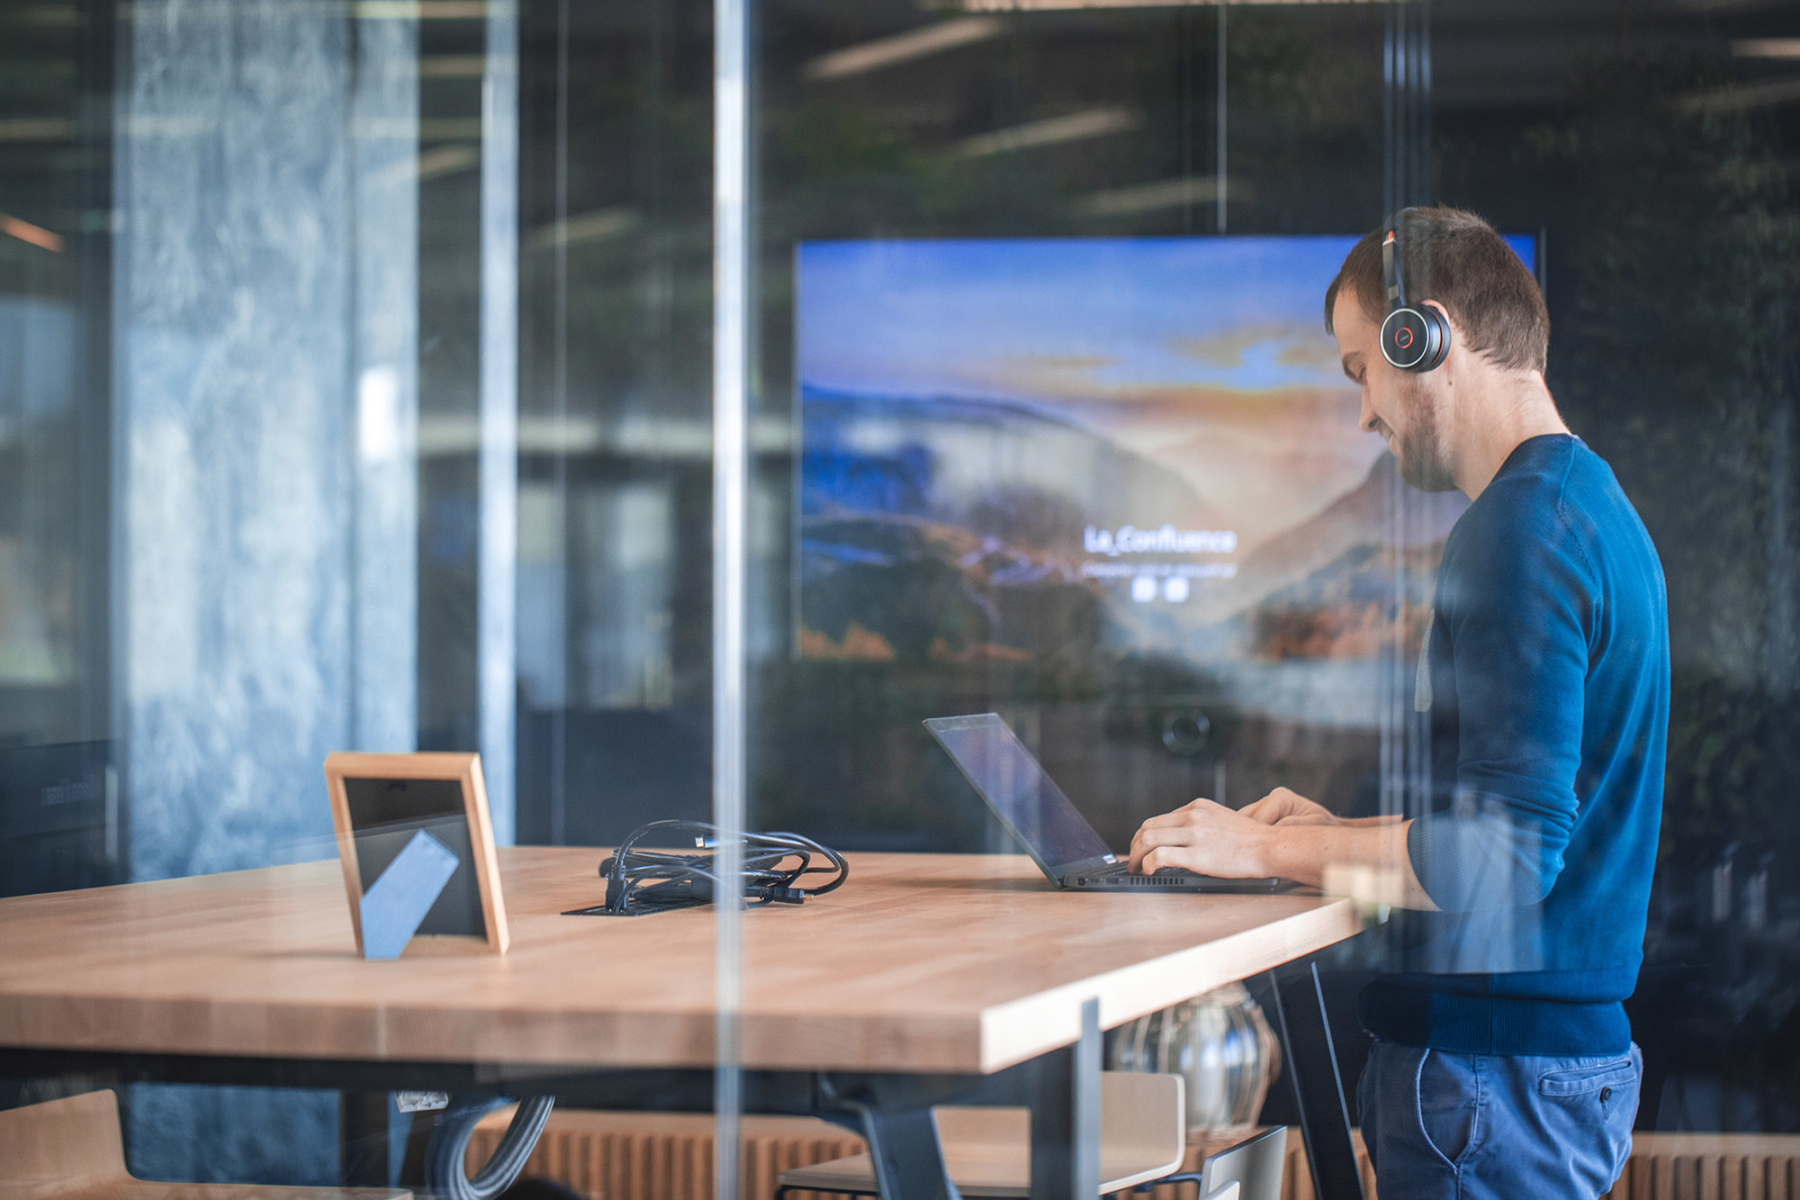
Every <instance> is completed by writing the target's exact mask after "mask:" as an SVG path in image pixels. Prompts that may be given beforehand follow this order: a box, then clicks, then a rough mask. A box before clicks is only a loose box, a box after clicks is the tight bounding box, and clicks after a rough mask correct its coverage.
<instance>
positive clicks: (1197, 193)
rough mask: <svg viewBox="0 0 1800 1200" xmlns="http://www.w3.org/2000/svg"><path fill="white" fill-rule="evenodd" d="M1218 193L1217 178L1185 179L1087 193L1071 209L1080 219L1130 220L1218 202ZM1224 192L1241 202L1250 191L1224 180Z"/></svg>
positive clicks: (1244, 186) (1247, 188) (1246, 197)
mask: <svg viewBox="0 0 1800 1200" xmlns="http://www.w3.org/2000/svg"><path fill="white" fill-rule="evenodd" d="M1219 191H1220V188H1219V177H1218V176H1217V175H1188V176H1185V177H1184V178H1181V179H1164V180H1162V181H1160V182H1157V183H1140V184H1136V185H1134V186H1132V187H1122V188H1109V189H1107V190H1106V191H1103V192H1089V193H1088V194H1087V195H1085V196H1081V197H1078V198H1077V199H1076V200H1075V202H1074V209H1075V212H1076V213H1077V214H1079V215H1081V216H1084V217H1134V216H1136V215H1138V214H1139V213H1147V212H1159V211H1161V210H1163V209H1165V208H1185V207H1187V206H1188V205H1190V204H1210V203H1214V202H1216V201H1217V200H1218V199H1219ZM1224 192H1225V198H1226V199H1227V200H1244V199H1248V198H1249V195H1250V188H1249V186H1248V185H1247V184H1245V183H1243V182H1241V181H1238V180H1226V182H1225V188H1224Z"/></svg>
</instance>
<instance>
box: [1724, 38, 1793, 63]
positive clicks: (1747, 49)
mask: <svg viewBox="0 0 1800 1200" xmlns="http://www.w3.org/2000/svg"><path fill="white" fill-rule="evenodd" d="M1731 52H1732V53H1733V54H1735V55H1737V56H1738V57H1739V58H1800V38H1740V39H1739V40H1737V41H1735V42H1733V43H1731Z"/></svg>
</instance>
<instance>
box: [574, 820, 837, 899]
mask: <svg viewBox="0 0 1800 1200" xmlns="http://www.w3.org/2000/svg"><path fill="white" fill-rule="evenodd" d="M669 834H685V835H686V836H688V837H691V838H692V839H693V842H694V848H695V852H694V853H677V852H672V851H666V850H640V849H638V848H637V846H638V843H639V842H641V841H643V840H644V839H646V838H648V837H653V836H661V835H669ZM741 836H742V839H743V848H744V857H743V873H742V874H741V876H740V877H739V886H740V887H741V888H742V889H743V894H744V897H745V898H746V899H747V900H748V901H750V903H752V904H756V905H761V904H777V903H781V904H799V903H801V902H802V901H804V900H805V899H806V898H807V897H809V896H822V895H824V894H825V893H826V892H829V891H833V890H835V889H837V888H839V887H842V886H843V883H844V880H846V879H848V878H849V877H850V864H849V863H847V862H845V861H844V856H843V855H842V854H839V853H838V852H837V851H836V850H833V849H831V848H830V847H829V846H824V845H821V844H820V843H818V842H815V841H813V840H812V839H811V838H808V837H802V836H801V835H799V834H797V833H784V832H771V833H745V834H743V835H741ZM718 845H719V831H718V829H717V827H716V826H713V825H709V824H707V823H706V822H704V821H652V822H650V823H649V824H648V825H642V826H639V827H638V828H637V829H635V830H633V831H632V833H631V834H630V836H628V837H627V838H626V839H625V840H624V841H623V842H622V843H620V845H619V848H618V850H617V851H616V852H615V853H613V854H611V855H609V856H608V857H607V858H606V859H605V861H603V862H602V863H601V864H600V875H601V878H603V879H605V880H606V903H605V904H604V905H603V906H601V907H602V908H603V910H604V911H606V912H609V913H614V914H620V915H623V914H629V913H635V912H654V911H656V910H658V909H661V908H680V907H685V906H687V905H691V904H704V903H707V902H709V901H711V900H712V899H713V897H714V894H715V892H716V890H717V889H718V887H719V884H720V881H719V878H718V875H717V873H716V872H715V871H714V868H713V862H714V854H713V852H714V851H716V850H717V849H718ZM820 859H822V860H824V861H823V862H818V861H816V860H820ZM809 875H830V876H831V878H830V879H829V880H828V881H827V882H825V883H822V884H815V885H813V886H806V885H805V884H803V883H802V882H801V881H802V880H803V879H805V878H806V877H807V876H809Z"/></svg>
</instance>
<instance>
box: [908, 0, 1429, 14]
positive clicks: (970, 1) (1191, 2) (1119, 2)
mask: <svg viewBox="0 0 1800 1200" xmlns="http://www.w3.org/2000/svg"><path fill="white" fill-rule="evenodd" d="M1407 2H1408V0H947V2H946V3H944V4H942V5H940V6H939V7H943V8H955V9H961V10H962V11H964V12H1049V11H1051V10H1058V9H1066V8H1191V7H1207V8H1211V7H1213V6H1216V5H1219V4H1225V3H1230V4H1234V5H1238V4H1258V5H1274V4H1285V5H1312V4H1367V3H1377V4H1380V3H1388V4H1404V3H1407Z"/></svg>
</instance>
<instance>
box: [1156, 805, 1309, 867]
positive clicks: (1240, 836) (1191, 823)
mask: <svg viewBox="0 0 1800 1200" xmlns="http://www.w3.org/2000/svg"><path fill="white" fill-rule="evenodd" d="M1295 799H1299V797H1295ZM1307 803H1310V802H1307ZM1274 836H1275V831H1274V830H1272V829H1270V828H1269V826H1268V825H1267V824H1265V823H1263V822H1261V821H1257V820H1253V819H1252V818H1250V817H1247V816H1245V815H1244V814H1243V813H1239V812H1233V811H1232V810H1231V809H1229V808H1226V807H1225V806H1224V805H1222V804H1214V803H1213V802H1212V801H1211V800H1195V801H1193V802H1192V803H1191V804H1184V805H1182V806H1181V807H1180V808H1178V809H1176V810H1175V811H1174V812H1171V813H1164V814H1163V815H1162V816H1160V817H1151V818H1150V819H1149V820H1148V821H1145V822H1144V823H1143V825H1141V826H1140V827H1139V828H1138V831H1137V835H1136V836H1135V837H1133V838H1132V839H1131V869H1132V870H1133V871H1137V872H1140V873H1142V874H1145V875H1150V874H1153V873H1155V872H1156V871H1159V870H1161V869H1162V868H1163V867H1180V868H1182V869H1183V870H1188V871H1193V872H1195V873H1196V874H1200V875H1218V876H1221V877H1223V878H1226V879H1254V878H1256V877H1257V876H1259V875H1270V874H1273V872H1272V871H1270V870H1268V848H1269V843H1270V839H1272V838H1273V837H1274Z"/></svg>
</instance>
